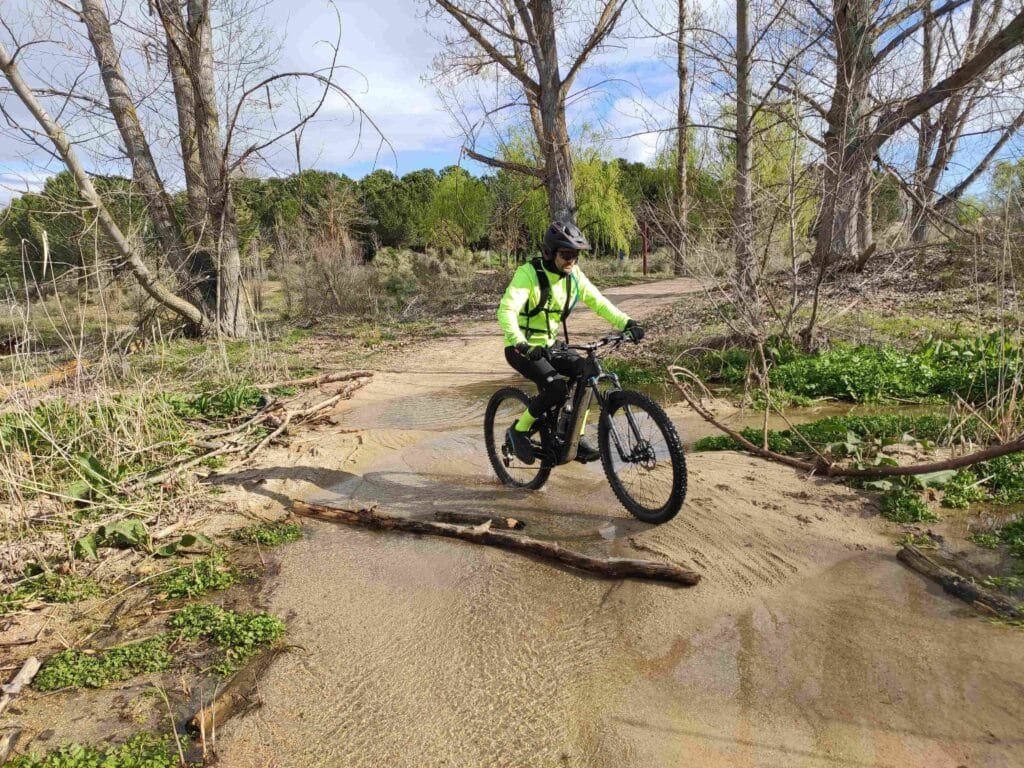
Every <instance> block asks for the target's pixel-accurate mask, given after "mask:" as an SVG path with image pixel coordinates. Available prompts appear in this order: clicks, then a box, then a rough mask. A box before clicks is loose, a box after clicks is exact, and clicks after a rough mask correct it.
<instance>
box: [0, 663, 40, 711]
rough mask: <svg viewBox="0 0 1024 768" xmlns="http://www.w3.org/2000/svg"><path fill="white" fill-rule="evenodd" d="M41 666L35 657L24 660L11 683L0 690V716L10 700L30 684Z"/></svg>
mask: <svg viewBox="0 0 1024 768" xmlns="http://www.w3.org/2000/svg"><path fill="white" fill-rule="evenodd" d="M40 666H41V664H40V662H39V659H37V658H36V657H35V656H29V657H28V658H27V659H25V663H24V664H22V665H21V669H20V670H19V671H18V674H16V675H15V676H14V677H13V678H11V682H9V683H5V684H4V685H3V686H0V688H2V689H3V692H4V695H3V696H2V697H0V715H2V714H3V713H4V710H5V709H7V705H8V704H10V703H11V699H12V698H13V697H14V696H15V695H17V694H19V693H21V689H22V688H24V687H25V686H26V685H28V684H29V683H31V682H32V678H34V677H35V676H36V672H38V671H39V667H40Z"/></svg>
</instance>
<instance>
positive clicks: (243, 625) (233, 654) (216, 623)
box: [170, 604, 285, 676]
mask: <svg viewBox="0 0 1024 768" xmlns="http://www.w3.org/2000/svg"><path fill="white" fill-rule="evenodd" d="M170 626H171V628H172V629H173V630H175V631H176V632H177V633H178V635H179V636H180V637H182V638H185V639H190V640H196V639H199V638H203V639H206V640H208V641H209V642H211V643H212V644H213V645H215V646H217V648H219V649H220V650H221V651H222V652H223V657H222V658H221V660H220V661H218V662H217V663H216V664H214V666H213V670H214V671H215V672H217V674H220V675H224V676H226V675H230V674H231V673H233V672H234V671H235V670H236V669H238V667H239V666H241V665H242V664H243V663H245V661H246V660H248V659H249V658H251V657H252V656H253V655H254V654H255V653H256V652H257V651H259V650H260V649H261V648H263V647H265V646H267V645H270V644H271V643H273V642H275V641H276V640H278V639H279V638H281V637H282V636H284V633H285V626H284V622H282V621H281V620H280V619H279V618H277V617H276V616H271V615H270V614H268V613H265V612H262V611H260V612H253V613H237V612H235V611H226V610H224V609H223V608H220V607H218V606H216V605H199V604H193V605H187V606H185V607H184V608H182V609H181V610H180V611H178V613H176V614H175V615H174V617H173V618H172V619H171V621H170Z"/></svg>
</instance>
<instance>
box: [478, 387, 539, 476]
mask: <svg viewBox="0 0 1024 768" xmlns="http://www.w3.org/2000/svg"><path fill="white" fill-rule="evenodd" d="M529 403H530V398H529V396H528V395H527V394H526V393H525V392H523V390H521V389H516V388H515V387H505V388H504V389H499V390H498V391H497V392H495V393H494V394H493V395H491V399H490V401H488V403H487V411H486V412H485V413H484V441H485V442H486V443H487V458H488V459H490V460H491V467H492V468H493V469H494V473H495V474H496V475H497V476H498V479H499V480H501V482H503V483H504V484H505V485H511V486H512V487H513V488H525V489H527V490H531V491H533V490H536V489H538V488H540V487H541V486H542V485H544V483H546V482H547V480H548V477H549V476H550V475H551V467H550V465H545V463H544V459H543V458H542V457H541V453H542V450H543V449H542V447H541V444H540V441H539V440H538V439H535V440H533V443H534V450H535V451H536V453H537V458H536V460H535V461H534V463H533V464H524V463H523V462H521V461H520V460H519V459H517V458H516V455H515V453H513V452H512V446H511V445H510V444H509V442H508V440H506V439H505V433H506V432H507V431H508V429H509V427H511V426H512V425H513V424H515V422H516V420H517V419H518V418H519V417H520V416H521V415H522V413H523V411H525V410H526V406H527V405H529Z"/></svg>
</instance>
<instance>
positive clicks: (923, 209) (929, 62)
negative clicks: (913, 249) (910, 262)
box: [910, 5, 936, 245]
mask: <svg viewBox="0 0 1024 768" xmlns="http://www.w3.org/2000/svg"><path fill="white" fill-rule="evenodd" d="M924 14H925V18H924V25H923V26H922V27H921V90H922V91H927V90H928V89H929V88H931V87H932V83H933V81H934V73H935V46H934V40H933V37H934V34H935V19H934V17H933V16H932V14H931V7H930V5H929V6H928V7H927V8H926V9H925V12H924ZM918 123H919V125H918V130H917V163H916V165H915V168H914V187H915V189H916V191H917V197H916V198H914V199H913V200H912V202H911V215H910V225H911V231H910V240H911V242H913V243H915V244H918V245H919V244H921V243H923V242H924V241H925V238H926V237H927V236H928V210H927V206H928V203H929V201H930V200H931V193H930V192H929V191H927V190H926V189H925V179H926V178H927V177H928V168H929V164H930V161H931V157H932V151H933V150H934V149H935V134H936V131H935V125H934V124H933V123H932V116H931V112H930V111H929V110H925V111H924V112H923V113H922V114H921V117H920V119H919V121H918Z"/></svg>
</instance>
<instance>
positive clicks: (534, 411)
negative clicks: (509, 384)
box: [505, 347, 585, 418]
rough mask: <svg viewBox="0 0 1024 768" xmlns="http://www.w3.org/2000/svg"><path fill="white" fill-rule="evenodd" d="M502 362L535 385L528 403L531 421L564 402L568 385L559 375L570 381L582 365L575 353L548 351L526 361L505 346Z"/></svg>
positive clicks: (524, 357)
mask: <svg viewBox="0 0 1024 768" xmlns="http://www.w3.org/2000/svg"><path fill="white" fill-rule="evenodd" d="M505 359H506V360H507V361H508V364H509V365H511V366H512V367H513V368H515V369H516V370H517V371H519V373H521V374H523V376H525V377H526V378H528V379H529V380H530V381H532V382H533V383H534V384H536V385H537V390H538V394H537V396H536V397H535V398H533V399H532V400H530V405H529V411H530V415H531V416H533V417H534V418H539V417H540V416H543V415H544V413H546V412H547V410H548V409H549V408H557V407H559V406H560V405H561V404H562V403H564V402H565V398H566V395H568V394H569V384H568V382H566V380H565V379H564V378H563V376H567V377H569V379H570V380H572V379H576V378H578V377H579V376H580V374H582V373H583V363H584V362H585V361H584V359H583V358H582V357H580V356H579V355H578V354H577V353H576V351H575V350H571V349H558V348H556V349H552V350H550V352H549V355H548V356H547V357H542V358H540V359H539V360H530V359H529V358H528V357H526V355H524V354H523V353H522V352H520V351H519V350H518V349H516V348H515V347H505Z"/></svg>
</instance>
